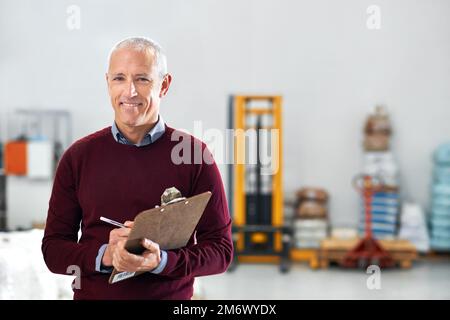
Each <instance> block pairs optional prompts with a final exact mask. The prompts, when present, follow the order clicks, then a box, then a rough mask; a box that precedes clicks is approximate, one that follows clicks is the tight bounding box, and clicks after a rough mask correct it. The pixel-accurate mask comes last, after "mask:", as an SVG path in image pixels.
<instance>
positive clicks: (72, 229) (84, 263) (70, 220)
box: [42, 148, 103, 276]
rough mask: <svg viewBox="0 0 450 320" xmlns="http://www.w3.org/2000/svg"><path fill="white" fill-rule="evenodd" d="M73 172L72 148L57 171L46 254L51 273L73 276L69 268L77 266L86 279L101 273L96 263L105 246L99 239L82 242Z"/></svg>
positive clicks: (51, 200) (45, 245)
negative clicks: (96, 268) (97, 269)
mask: <svg viewBox="0 0 450 320" xmlns="http://www.w3.org/2000/svg"><path fill="white" fill-rule="evenodd" d="M73 171H74V170H73V166H72V161H71V148H69V149H68V150H67V151H66V152H65V153H64V155H63V157H62V158H61V160H60V162H59V164H58V168H57V170H56V175H55V180H54V183H53V189H52V194H51V197H50V202H49V209H48V214H47V222H46V225H45V232H44V238H43V239H42V253H43V256H44V261H45V263H46V265H47V267H48V268H49V269H50V271H52V272H54V273H59V274H69V271H68V268H69V267H71V268H73V266H76V267H78V268H79V269H80V272H81V275H82V276H87V275H90V274H93V273H97V271H96V270H95V262H96V257H97V255H98V251H99V248H100V247H101V246H102V245H103V243H101V242H97V241H95V240H92V241H89V242H86V243H83V244H80V243H78V230H79V228H80V222H81V217H82V209H81V207H80V204H79V202H78V197H77V192H76V182H75V177H74V173H73Z"/></svg>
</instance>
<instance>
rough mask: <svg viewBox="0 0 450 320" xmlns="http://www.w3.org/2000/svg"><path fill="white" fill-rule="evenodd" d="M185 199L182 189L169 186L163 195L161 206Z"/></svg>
mask: <svg viewBox="0 0 450 320" xmlns="http://www.w3.org/2000/svg"><path fill="white" fill-rule="evenodd" d="M183 200H186V197H183V196H182V194H181V192H180V190H178V189H177V188H175V187H171V188H167V189H166V190H164V192H163V194H162V195H161V207H163V206H167V205H169V204H172V203H176V202H179V201H183ZM155 208H159V206H155Z"/></svg>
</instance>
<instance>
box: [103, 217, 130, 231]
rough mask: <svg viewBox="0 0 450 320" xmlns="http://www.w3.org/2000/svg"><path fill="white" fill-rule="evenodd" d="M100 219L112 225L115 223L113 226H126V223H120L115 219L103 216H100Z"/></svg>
mask: <svg viewBox="0 0 450 320" xmlns="http://www.w3.org/2000/svg"><path fill="white" fill-rule="evenodd" d="M100 220H102V221H105V222H108V223H109V224H112V225H115V226H118V227H121V228H126V227H127V226H126V225H124V224H122V223H120V222H117V221H114V220H111V219H108V218H105V217H100Z"/></svg>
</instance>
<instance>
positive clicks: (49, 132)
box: [0, 0, 450, 299]
mask: <svg viewBox="0 0 450 320" xmlns="http://www.w3.org/2000/svg"><path fill="white" fill-rule="evenodd" d="M449 16H450V2H448V1H446V0H435V1H426V0H395V1H392V0H391V1H387V0H377V1H372V0H371V1H365V0H340V1H333V0H318V1H288V0H282V1H275V0H259V1H250V0H248V1H237V0H229V1H213V2H212V1H206V0H193V1H182V0H169V1H162V0H161V1H158V0H155V1H137V0H130V1H127V2H123V1H115V0H113V1H111V0H110V1H106V0H97V1H85V0H84V1H83V0H76V1H65V0H62V1H58V2H55V1H51V0H39V1H32V0H21V1H12V0H2V1H1V2H0V43H1V50H0V70H1V74H2V77H0V88H1V89H0V100H1V104H0V144H1V148H0V150H1V151H0V152H1V157H0V159H1V160H0V168H1V169H0V173H1V174H0V229H1V230H2V232H1V233H0V238H1V241H0V252H1V254H0V298H2V299H42V298H48V299H64V298H71V294H72V293H71V289H70V282H71V281H72V277H70V276H62V275H61V276H57V275H53V274H51V273H50V272H49V271H48V270H47V269H46V266H45V264H44V263H43V260H42V255H41V253H40V241H41V239H42V228H43V227H44V224H45V219H46V215H47V209H48V200H49V197H50V192H51V187H52V184H53V174H54V169H55V167H56V165H57V162H58V159H59V157H60V156H61V154H62V153H63V152H64V150H65V149H66V148H67V147H68V146H70V145H71V144H72V143H73V142H74V141H76V140H78V139H80V138H82V137H83V136H85V135H87V134H90V133H92V132H94V131H97V130H99V129H101V128H104V127H106V126H109V125H111V124H112V121H113V116H114V115H113V110H112V107H111V105H110V102H109V97H108V93H107V86H106V80H105V69H106V66H107V56H108V53H109V50H110V49H111V47H112V46H113V45H114V44H115V43H116V42H118V41H119V40H121V39H123V38H125V37H129V36H146V37H149V38H152V39H154V40H156V41H157V42H159V43H160V44H161V45H162V47H163V48H164V49H165V52H166V54H167V58H168V69H169V72H170V73H171V74H172V76H173V82H172V86H171V88H170V91H169V94H168V96H167V97H166V98H165V99H163V101H162V105H161V114H162V116H163V118H164V120H165V121H166V122H167V124H168V125H170V126H172V127H175V128H184V129H186V130H188V131H190V132H191V133H193V134H195V135H196V136H198V137H199V138H201V139H202V138H205V137H204V136H202V135H203V134H204V133H205V132H208V130H217V129H218V130H219V131H220V132H223V133H224V134H225V132H226V129H237V128H243V129H249V128H250V129H251V128H254V129H255V128H256V129H267V128H269V129H275V130H278V131H277V132H279V133H280V134H279V136H278V138H279V140H278V143H277V146H278V147H277V148H274V149H272V150H274V151H273V152H274V153H273V154H276V155H278V156H279V159H280V160H281V162H280V167H279V170H277V171H276V172H272V173H271V174H267V173H266V172H265V171H264V165H263V164H262V163H260V162H258V161H257V163H256V164H255V163H254V164H245V165H242V166H240V165H233V164H229V163H227V161H224V160H223V159H222V161H220V160H221V159H218V164H219V168H220V170H221V174H222V178H223V180H224V184H225V187H226V189H227V197H228V200H229V206H230V212H231V213H232V215H233V221H234V229H233V233H234V239H235V246H236V257H235V260H234V263H233V265H232V266H231V268H230V271H229V272H227V273H225V274H221V275H215V276H209V277H200V278H197V281H196V294H195V298H198V299H408V298H410V299H448V298H450V289H449V288H450V259H449V252H450V125H449V119H450V105H449V103H450V59H449V57H450V42H449V39H450V20H449V19H448V17H449ZM198 124H201V130H197V129H198ZM196 128H197V129H196ZM258 137H259V136H258ZM261 141H262V140H260V139H259V138H258V143H259V146H260V148H256V149H258V150H259V151H261V149H263V151H264V149H270V142H268V143H265V142H267V141H265V140H264V141H265V142H264V141H263V142H261ZM207 142H209V143H211V144H213V141H207ZM221 147H222V149H223V150H222V151H224V150H232V148H233V147H232V146H231V147H230V145H224V146H221ZM243 147H245V148H246V149H247V150H250V149H251V148H250V147H249V146H243ZM230 148H231V149H230ZM249 148H250V149H249ZM212 149H217V148H214V147H212ZM219 149H220V148H219ZM254 149H255V148H254ZM251 150H253V149H251ZM258 150H253V151H249V152H258ZM219 158H220V157H219ZM262 171H263V172H262ZM368 222H370V223H368ZM358 244H359V247H358ZM371 245H375V247H373V246H371ZM374 248H375V249H374ZM370 265H375V266H380V267H381V271H380V272H381V274H379V269H376V268H375V269H373V268H370V267H369V266H370ZM367 267H369V268H367ZM30 268H31V269H32V270H33V272H32V273H29V272H28V273H27V277H24V276H23V275H22V274H23V273H22V271H23V270H28V269H30ZM378 276H379V277H378Z"/></svg>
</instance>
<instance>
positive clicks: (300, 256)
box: [290, 248, 320, 269]
mask: <svg viewBox="0 0 450 320" xmlns="http://www.w3.org/2000/svg"><path fill="white" fill-rule="evenodd" d="M290 254H291V255H290V258H291V261H295V262H298V261H305V262H307V263H308V264H309V266H310V268H311V269H317V268H319V266H320V264H319V250H318V249H297V248H293V249H291V252H290Z"/></svg>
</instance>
